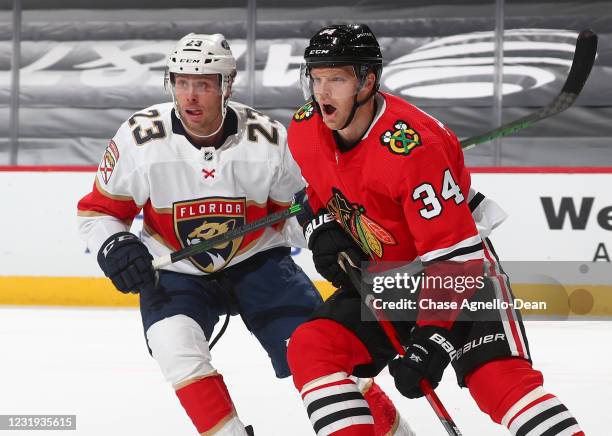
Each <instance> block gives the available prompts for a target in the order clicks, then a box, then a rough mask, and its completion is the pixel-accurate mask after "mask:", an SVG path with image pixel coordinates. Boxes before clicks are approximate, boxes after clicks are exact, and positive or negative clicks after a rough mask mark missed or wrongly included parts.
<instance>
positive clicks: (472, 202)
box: [468, 192, 485, 212]
mask: <svg viewBox="0 0 612 436" xmlns="http://www.w3.org/2000/svg"><path fill="white" fill-rule="evenodd" d="M484 199H485V196H484V195H483V194H482V193H480V192H477V193H476V195H474V197H472V198H471V199H470V202H469V203H468V206H469V208H470V212H474V211H475V210H476V208H477V207H478V206H479V205H480V203H482V200H484Z"/></svg>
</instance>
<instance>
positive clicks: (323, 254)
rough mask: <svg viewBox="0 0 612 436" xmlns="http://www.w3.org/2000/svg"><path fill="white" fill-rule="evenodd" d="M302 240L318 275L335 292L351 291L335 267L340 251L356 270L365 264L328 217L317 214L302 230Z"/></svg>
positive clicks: (352, 245) (345, 275)
mask: <svg viewBox="0 0 612 436" xmlns="http://www.w3.org/2000/svg"><path fill="white" fill-rule="evenodd" d="M304 236H305V237H306V241H307V242H308V248H309V249H310V250H311V251H312V260H313V262H314V265H315V268H316V270H317V271H318V272H319V274H321V275H322V276H323V277H324V278H325V279H327V280H328V281H330V282H331V284H332V285H333V286H335V287H336V288H340V287H347V286H348V287H351V288H352V284H351V280H350V279H349V277H348V275H347V274H346V273H345V272H344V271H343V270H342V268H340V265H339V264H338V254H339V253H341V252H343V251H344V252H345V253H346V254H348V256H349V257H350V259H351V260H352V261H353V263H354V264H355V265H357V266H359V265H360V264H361V261H362V260H366V258H365V255H364V254H363V252H362V250H361V249H360V248H359V246H358V245H357V244H356V243H355V241H354V240H353V238H351V236H350V235H349V234H347V233H346V232H345V231H344V230H343V229H342V227H340V224H338V223H337V222H336V221H335V220H334V219H333V217H332V216H331V215H330V214H328V213H320V214H319V215H318V216H316V217H315V218H314V219H312V220H311V221H310V222H308V223H307V224H306V225H305V226H304Z"/></svg>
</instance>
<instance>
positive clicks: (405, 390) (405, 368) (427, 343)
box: [389, 326, 455, 398]
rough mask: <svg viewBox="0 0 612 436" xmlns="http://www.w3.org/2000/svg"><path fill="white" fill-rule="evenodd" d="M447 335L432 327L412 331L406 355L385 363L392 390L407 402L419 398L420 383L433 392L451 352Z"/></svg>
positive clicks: (448, 335) (438, 328)
mask: <svg viewBox="0 0 612 436" xmlns="http://www.w3.org/2000/svg"><path fill="white" fill-rule="evenodd" d="M449 337H450V332H449V331H448V330H446V329H443V328H440V327H435V326H424V327H415V328H414V329H413V330H412V332H411V334H410V340H409V341H408V344H406V345H407V350H406V354H405V355H404V356H403V357H401V358H397V359H394V360H392V361H391V362H390V363H389V372H390V373H391V375H392V376H393V378H394V379H395V387H396V388H397V390H398V391H400V393H401V394H402V395H403V396H405V397H408V398H419V397H422V396H423V395H424V394H423V391H422V390H421V387H420V383H421V380H423V379H426V380H428V381H429V383H430V384H431V387H432V389H435V388H436V386H438V383H440V380H441V379H442V374H443V373H444V369H445V368H446V366H447V365H448V364H449V362H450V354H449V353H450V352H452V351H454V349H455V348H454V347H453V345H452V344H451V342H450V340H449V339H448V338H449Z"/></svg>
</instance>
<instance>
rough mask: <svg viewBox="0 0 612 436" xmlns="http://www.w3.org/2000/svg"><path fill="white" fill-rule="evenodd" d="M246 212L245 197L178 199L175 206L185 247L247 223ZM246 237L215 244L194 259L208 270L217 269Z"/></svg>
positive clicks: (176, 222) (176, 230) (176, 225)
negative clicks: (181, 200)
mask: <svg viewBox="0 0 612 436" xmlns="http://www.w3.org/2000/svg"><path fill="white" fill-rule="evenodd" d="M245 213H246V201H245V199H244V198H225V197H209V198H200V199H198V200H190V201H184V202H177V203H174V204H173V205H172V216H173V219H174V233H175V235H176V237H177V238H178V240H179V241H180V242H181V246H182V247H187V246H190V245H194V244H199V243H200V242H203V241H205V240H208V239H211V238H213V237H215V236H218V235H222V234H223V233H227V232H229V231H231V230H234V229H235V228H237V227H240V226H242V225H244V223H245V221H246V220H245ZM242 239H243V238H242V237H240V238H237V239H234V240H233V241H229V242H224V243H222V244H218V245H215V246H214V247H213V248H211V249H210V250H208V251H207V252H205V253H201V254H196V255H195V256H193V257H191V258H190V260H191V262H192V263H193V264H194V265H195V266H196V267H197V268H198V269H200V270H202V271H204V272H206V273H211V272H214V271H217V270H219V269H221V268H223V267H224V266H225V265H227V264H228V263H229V261H230V260H232V258H233V257H234V255H235V254H236V252H237V251H238V249H239V248H240V244H241V243H242Z"/></svg>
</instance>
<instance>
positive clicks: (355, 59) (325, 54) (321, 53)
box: [304, 24, 382, 89]
mask: <svg viewBox="0 0 612 436" xmlns="http://www.w3.org/2000/svg"><path fill="white" fill-rule="evenodd" d="M304 60H305V63H306V67H307V68H308V69H310V68H312V67H317V66H321V67H323V66H329V67H334V66H342V65H353V66H354V69H355V74H356V75H357V78H359V79H360V80H363V79H365V76H366V75H367V74H368V72H369V71H372V72H373V73H374V74H375V75H376V85H375V88H376V89H378V84H379V81H380V74H381V72H382V54H381V52H380V46H379V45H378V41H377V40H376V36H374V33H372V31H371V30H370V28H369V27H368V26H367V25H365V24H335V25H332V26H327V27H324V28H323V29H321V30H319V31H318V32H317V33H316V34H315V35H314V36H313V37H312V38H310V43H309V45H308V47H306V50H305V51H304Z"/></svg>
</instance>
